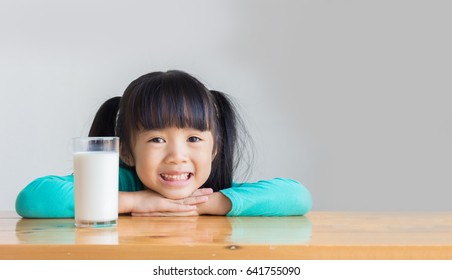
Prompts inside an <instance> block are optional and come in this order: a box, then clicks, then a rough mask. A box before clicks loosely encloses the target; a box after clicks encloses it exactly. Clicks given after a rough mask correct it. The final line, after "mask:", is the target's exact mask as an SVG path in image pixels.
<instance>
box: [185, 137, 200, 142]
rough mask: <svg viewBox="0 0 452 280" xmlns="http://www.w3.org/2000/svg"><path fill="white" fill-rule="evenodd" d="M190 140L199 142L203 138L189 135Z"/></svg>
mask: <svg viewBox="0 0 452 280" xmlns="http://www.w3.org/2000/svg"><path fill="white" fill-rule="evenodd" d="M187 140H188V142H199V141H202V139H201V138H199V137H196V136H191V137H188V139H187Z"/></svg>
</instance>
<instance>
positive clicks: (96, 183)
mask: <svg viewBox="0 0 452 280" xmlns="http://www.w3.org/2000/svg"><path fill="white" fill-rule="evenodd" d="M118 178H119V154H118V153H116V152H79V153H74V197H75V201H74V202H75V222H76V224H80V223H83V221H89V222H108V221H116V220H117V219H118Z"/></svg>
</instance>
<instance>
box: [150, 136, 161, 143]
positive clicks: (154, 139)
mask: <svg viewBox="0 0 452 280" xmlns="http://www.w3.org/2000/svg"><path fill="white" fill-rule="evenodd" d="M148 142H151V143H165V140H164V139H163V138H160V137H154V138H152V139H150V140H148Z"/></svg>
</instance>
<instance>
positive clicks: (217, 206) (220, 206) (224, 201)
mask: <svg viewBox="0 0 452 280" xmlns="http://www.w3.org/2000/svg"><path fill="white" fill-rule="evenodd" d="M231 207H232V204H231V201H230V200H229V198H227V197H226V196H225V195H223V194H222V193H221V192H214V193H212V194H210V195H209V200H207V201H206V202H204V203H202V204H199V205H198V206H197V208H198V213H199V215H218V216H224V215H226V214H227V213H228V212H229V211H230V210H231Z"/></svg>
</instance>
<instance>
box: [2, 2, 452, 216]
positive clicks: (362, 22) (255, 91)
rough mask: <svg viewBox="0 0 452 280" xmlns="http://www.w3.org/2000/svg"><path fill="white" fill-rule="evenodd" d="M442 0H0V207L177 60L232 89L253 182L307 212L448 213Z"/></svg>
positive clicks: (447, 72)
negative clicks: (303, 196)
mask: <svg viewBox="0 0 452 280" xmlns="http://www.w3.org/2000/svg"><path fill="white" fill-rule="evenodd" d="M451 8H452V4H450V3H449V1H434V0H433V1H427V0H426V1H408V0H407V1H400V0H392V1H389V0H388V1H386V0H378V1H358V0H356V1H301V0H294V1H289V0H282V1H264V0H253V1H243V0H233V1H212V0H197V1H184V0H180V1H176V0H170V1H145V0H142V1H139V0H132V1H111V0H108V1H107V0H101V1H80V0H78V1H61V0H41V1H32V0H22V1H21V0H1V1H0V94H1V99H0V133H1V138H0V139H1V140H0V141H1V142H0V143H1V145H0V155H1V156H2V160H1V162H0V179H1V181H0V182H1V184H0V210H13V209H14V202H15V197H16V195H17V193H18V192H19V191H20V190H21V189H22V188H23V187H24V186H25V185H26V184H27V183H28V182H30V181H31V180H32V179H34V178H36V177H39V176H44V175H49V174H57V175H66V174H69V173H70V172H71V169H72V157H71V138H72V137H75V136H80V135H86V134H87V132H88V130H89V126H90V124H91V121H92V118H93V116H94V114H95V112H96V110H97V108H98V107H99V106H100V104H101V103H102V102H103V101H104V100H106V99H107V98H109V97H111V96H115V95H121V94H122V93H123V91H124V89H125V88H126V86H127V85H128V84H129V83H130V82H131V81H132V80H133V79H135V78H137V77H138V76H140V75H142V74H144V73H148V72H151V71H156V70H168V69H181V70H185V71H187V72H189V73H192V74H194V75H195V76H197V77H198V78H200V79H201V80H202V81H204V82H205V83H206V84H207V85H208V87H209V88H213V89H217V90H221V91H224V92H227V93H229V94H231V95H232V96H234V97H235V98H236V100H237V101H238V102H239V103H240V104H241V106H242V108H243V117H244V119H245V120H246V121H247V123H248V127H249V129H250V131H251V133H252V136H253V139H254V141H255V143H256V163H255V167H254V173H253V175H252V176H251V178H250V179H251V180H256V179H260V178H271V177H276V176H284V177H291V178H294V179H297V180H299V181H301V182H302V183H304V184H305V185H306V186H307V187H308V188H309V189H310V190H311V192H312V194H313V198H314V210H431V211H434V210H436V211H442V210H452V203H451V202H450V201H451V200H450V197H452V172H451V171H452V168H451V161H452V132H451V130H452V126H451V123H452V110H451V109H450V107H451V102H450V101H451V99H452V98H451V97H450V96H451V93H452V91H451V90H452V80H451V74H452V51H451V50H452V39H451V34H452V30H451V29H452V17H451V16H450V15H451Z"/></svg>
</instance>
